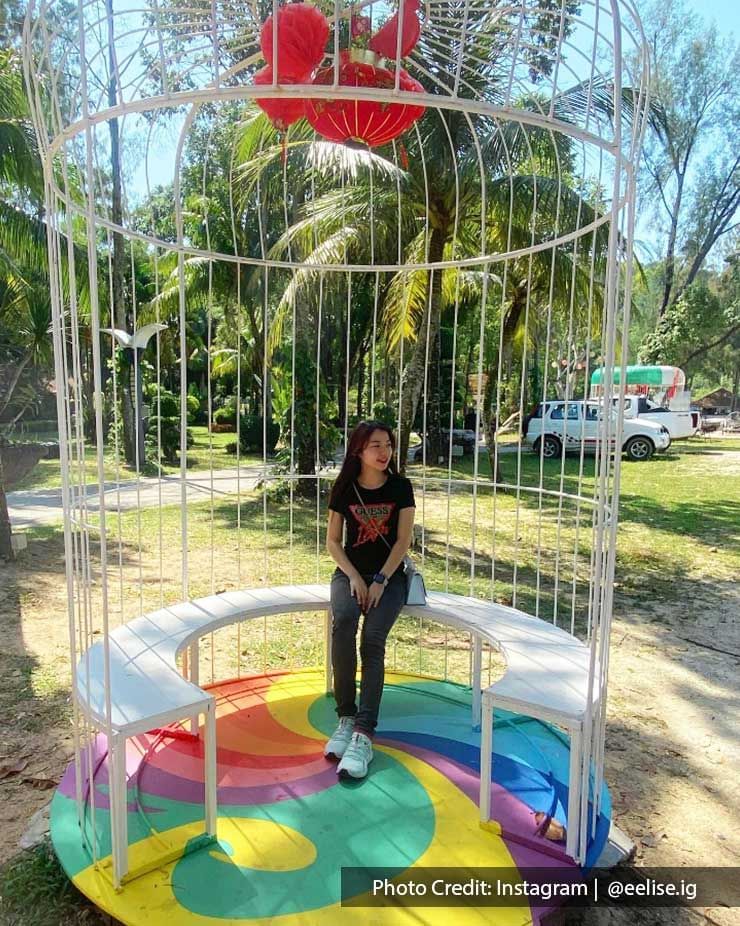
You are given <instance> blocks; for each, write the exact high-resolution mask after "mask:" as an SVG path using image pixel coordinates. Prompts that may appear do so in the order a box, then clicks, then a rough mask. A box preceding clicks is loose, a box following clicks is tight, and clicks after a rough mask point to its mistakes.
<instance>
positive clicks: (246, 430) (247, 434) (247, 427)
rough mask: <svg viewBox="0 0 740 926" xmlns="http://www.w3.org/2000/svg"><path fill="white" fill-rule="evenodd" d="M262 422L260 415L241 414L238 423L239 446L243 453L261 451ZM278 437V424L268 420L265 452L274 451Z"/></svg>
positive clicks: (270, 452)
mask: <svg viewBox="0 0 740 926" xmlns="http://www.w3.org/2000/svg"><path fill="white" fill-rule="evenodd" d="M263 423H264V419H263V417H262V415H251V414H246V415H242V417H241V422H240V424H239V446H240V448H241V450H242V452H243V453H255V452H259V453H261V452H262V444H263ZM279 438H280V425H279V424H278V423H277V422H275V421H268V423H267V440H266V447H265V451H266V453H267V454H272V453H273V452H274V450H275V446H276V445H277V442H278V439H279Z"/></svg>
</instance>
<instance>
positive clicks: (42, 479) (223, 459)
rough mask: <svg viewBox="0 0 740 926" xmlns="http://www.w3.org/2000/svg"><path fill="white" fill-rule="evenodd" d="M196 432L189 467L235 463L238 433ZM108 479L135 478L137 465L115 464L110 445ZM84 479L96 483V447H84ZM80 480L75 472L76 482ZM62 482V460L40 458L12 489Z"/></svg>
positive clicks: (166, 469)
mask: <svg viewBox="0 0 740 926" xmlns="http://www.w3.org/2000/svg"><path fill="white" fill-rule="evenodd" d="M189 430H190V431H192V432H193V437H194V443H193V446H192V447H190V448H189V450H188V454H187V459H188V471H192V472H197V471H199V470H208V469H210V468H211V466H213V469H227V468H229V467H232V466H236V454H235V453H227V452H226V447H227V445H228V444H233V443H235V441H236V434H229V433H225V434H209V431H208V428H206V427H205V426H196V427H191V428H190V429H189ZM261 460H262V457H261V455H259V454H240V461H241V462H242V463H247V462H255V463H256V462H261ZM104 462H105V481H106V482H117V481H120V482H122V483H123V482H128V481H130V480H132V479H136V468H135V467H132V466H127V465H126V464H125V463H124V462H123V459H121V460H119V463H118V466H116V460H115V453H114V451H113V450H111V449H106V453H105V457H104ZM161 471H162V473H165V474H168V473H179V472H180V464H179V463H177V464H168V463H164V464H163V465H162V467H161ZM157 473H158V469H157V467H155V466H154V465H153V464H147V465H146V466H144V467H142V470H141V475H143V476H156V475H157ZM84 479H85V482H87V483H97V481H98V464H97V454H96V451H95V449H94V448H92V447H85V476H84ZM77 481H80V480H78V478H77V476H75V482H77ZM61 484H62V475H61V469H60V464H59V460H39V462H38V463H37V464H36V466H35V467H34V469H33V470H31V472H30V473H28V475H27V476H25V477H24V478H23V479H22V480H21V481H20V482H19V483H17V484H16V485H14V486H13V491H16V490H26V489H56V488H59V487H60V486H61Z"/></svg>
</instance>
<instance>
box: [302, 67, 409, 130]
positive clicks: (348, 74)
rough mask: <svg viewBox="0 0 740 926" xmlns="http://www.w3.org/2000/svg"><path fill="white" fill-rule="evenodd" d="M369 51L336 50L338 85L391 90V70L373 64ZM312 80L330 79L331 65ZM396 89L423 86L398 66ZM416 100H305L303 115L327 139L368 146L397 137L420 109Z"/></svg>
mask: <svg viewBox="0 0 740 926" xmlns="http://www.w3.org/2000/svg"><path fill="white" fill-rule="evenodd" d="M377 61H378V58H377V55H375V54H374V53H373V52H367V51H364V52H363V51H359V50H353V52H346V51H343V52H341V53H340V64H339V83H340V85H341V86H342V87H373V88H380V89H384V90H393V89H394V88H395V86H396V77H395V73H394V72H393V71H389V70H388V69H387V68H382V67H378V66H377V63H376V62H377ZM313 82H314V83H315V84H319V85H325V86H326V85H329V84H333V83H334V68H333V67H325V68H321V69H320V70H319V71H318V72H317V74H316V77H315V78H314V81H313ZM399 89H400V90H401V91H402V92H403V93H405V94H409V95H410V94H413V93H423V92H424V88H423V87H422V85H421V84H420V83H419V81H418V80H414V78H413V77H411V75H410V74H408V73H407V72H406V71H405V70H404V69H403V68H401V69H400V80H399ZM424 109H425V107H424V106H420V105H419V104H418V103H416V104H415V103H406V102H404V103H395V102H394V103H391V102H385V101H384V102H382V103H378V102H373V101H371V100H353V99H336V100H330V99H321V100H310V99H309V100H306V118H307V119H308V121H309V122H310V123H311V125H312V126H313V127H314V128H315V129H316V131H317V132H318V133H319V135H322V136H323V137H324V138H326V139H327V140H328V141H336V142H354V143H356V144H362V145H368V146H369V147H371V148H375V147H378V146H379V145H386V144H388V142H390V141H392V140H393V139H394V138H397V137H398V136H399V135H401V134H402V133H403V132H405V131H406V130H407V129H409V128H410V127H411V126H412V125H413V124H414V122H416V120H417V119H418V118H419V116H421V114H422V113H423V112H424Z"/></svg>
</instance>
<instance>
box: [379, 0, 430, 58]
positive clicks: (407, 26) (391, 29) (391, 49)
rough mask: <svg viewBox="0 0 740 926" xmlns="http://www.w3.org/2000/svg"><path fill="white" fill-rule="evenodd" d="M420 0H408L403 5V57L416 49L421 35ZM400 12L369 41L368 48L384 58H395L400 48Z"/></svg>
mask: <svg viewBox="0 0 740 926" xmlns="http://www.w3.org/2000/svg"><path fill="white" fill-rule="evenodd" d="M418 12H419V0H406V2H405V3H404V5H403V22H402V24H401V58H407V57H408V56H409V55H410V54H411V52H412V51H413V50H414V47H415V46H416V43H417V42H418V41H419V36H420V35H421V25H420V24H419V17H418V16H417V15H416V14H417V13H418ZM398 18H399V17H398V13H396V14H395V15H394V16H392V17H391V18H390V19H389V20H388V22H387V23H386V24H385V25H384V26H381V28H380V29H379V30H378V31H377V32H376V33H375V35H374V36H372V38H371V39H370V41H369V43H368V48H370V49H371V50H372V51H374V52H376V53H377V54H379V55H381V56H382V57H384V58H391V59H393V60H395V58H396V49H397V48H398Z"/></svg>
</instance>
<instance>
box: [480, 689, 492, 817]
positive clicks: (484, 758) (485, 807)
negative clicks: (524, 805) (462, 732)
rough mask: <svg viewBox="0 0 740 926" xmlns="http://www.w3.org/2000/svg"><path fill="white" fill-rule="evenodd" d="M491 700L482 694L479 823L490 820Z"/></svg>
mask: <svg viewBox="0 0 740 926" xmlns="http://www.w3.org/2000/svg"><path fill="white" fill-rule="evenodd" d="M492 753H493V699H492V698H491V696H490V695H489V694H488V693H487V692H485V693H484V694H483V709H482V716H481V733H480V799H479V807H480V822H481V823H488V821H489V820H490V819H491V783H492V781H493V756H492Z"/></svg>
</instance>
